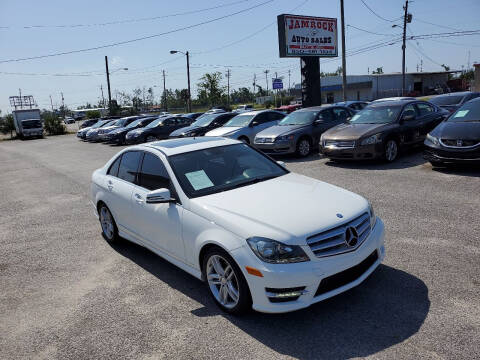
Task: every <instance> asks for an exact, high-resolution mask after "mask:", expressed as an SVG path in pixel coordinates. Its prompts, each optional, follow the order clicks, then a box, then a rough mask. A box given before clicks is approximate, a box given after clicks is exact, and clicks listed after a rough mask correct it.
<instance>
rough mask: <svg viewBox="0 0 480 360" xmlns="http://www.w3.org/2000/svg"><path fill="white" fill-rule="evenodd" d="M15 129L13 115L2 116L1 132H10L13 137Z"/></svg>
mask: <svg viewBox="0 0 480 360" xmlns="http://www.w3.org/2000/svg"><path fill="white" fill-rule="evenodd" d="M14 131H15V124H14V123H13V115H12V114H9V115H7V116H5V117H4V118H3V119H1V118H0V132H1V133H2V134H4V135H6V134H8V133H10V137H11V138H13V132H14Z"/></svg>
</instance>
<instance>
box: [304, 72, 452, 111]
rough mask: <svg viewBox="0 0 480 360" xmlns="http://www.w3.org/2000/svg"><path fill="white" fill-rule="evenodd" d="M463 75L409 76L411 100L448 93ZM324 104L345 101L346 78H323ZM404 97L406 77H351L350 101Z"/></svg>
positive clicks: (419, 73) (370, 75)
mask: <svg viewBox="0 0 480 360" xmlns="http://www.w3.org/2000/svg"><path fill="white" fill-rule="evenodd" d="M457 72H459V71H441V72H414V73H406V74H405V92H406V95H407V96H421V95H430V94H434V93H439V92H443V91H447V88H448V87H447V81H448V80H449V76H451V74H453V73H457ZM321 89H322V103H324V104H325V103H334V102H339V101H343V91H342V76H341V75H339V76H326V77H322V78H321ZM295 96H301V85H300V84H297V85H296V86H295ZM392 96H402V74H401V73H391V74H368V75H348V76H347V100H365V101H371V100H375V99H380V98H384V97H392Z"/></svg>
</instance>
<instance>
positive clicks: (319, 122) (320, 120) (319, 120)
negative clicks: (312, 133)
mask: <svg viewBox="0 0 480 360" xmlns="http://www.w3.org/2000/svg"><path fill="white" fill-rule="evenodd" d="M321 123H323V118H320V119H317V120H315V121H314V122H313V124H314V125H318V124H321Z"/></svg>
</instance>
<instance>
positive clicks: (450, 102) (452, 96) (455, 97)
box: [429, 91, 480, 113]
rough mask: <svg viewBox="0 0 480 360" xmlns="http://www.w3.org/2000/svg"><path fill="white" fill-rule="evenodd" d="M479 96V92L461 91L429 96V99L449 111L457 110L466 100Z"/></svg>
mask: <svg viewBox="0 0 480 360" xmlns="http://www.w3.org/2000/svg"><path fill="white" fill-rule="evenodd" d="M479 96H480V92H471V91H461V92H455V93H449V94H443V95H438V96H435V97H433V98H431V99H430V100H429V101H430V102H431V103H432V104H434V105H437V106H439V107H441V108H443V109H445V110H448V111H450V112H451V113H452V112H454V111H455V110H457V109H458V108H459V107H460V106H462V105H463V104H465V103H466V102H467V101H470V100H472V99H475V98H477V97H479Z"/></svg>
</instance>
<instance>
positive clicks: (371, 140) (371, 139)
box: [360, 134, 382, 145]
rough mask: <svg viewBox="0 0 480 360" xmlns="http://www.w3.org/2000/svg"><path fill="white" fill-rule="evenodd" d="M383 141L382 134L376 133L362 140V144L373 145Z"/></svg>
mask: <svg viewBox="0 0 480 360" xmlns="http://www.w3.org/2000/svg"><path fill="white" fill-rule="evenodd" d="M381 142H382V139H381V134H375V135H372V136H369V137H368V138H366V139H363V140H362V141H361V142H360V145H373V144H378V143H381Z"/></svg>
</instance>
